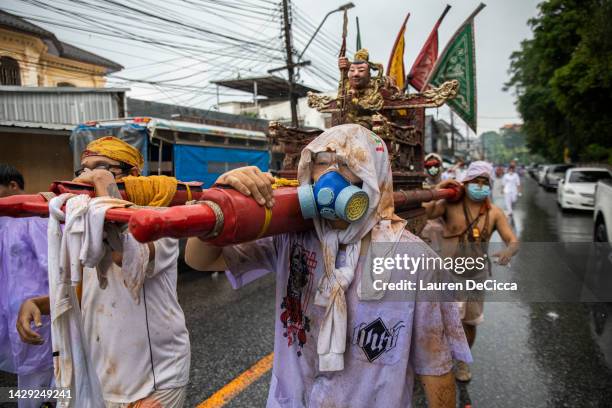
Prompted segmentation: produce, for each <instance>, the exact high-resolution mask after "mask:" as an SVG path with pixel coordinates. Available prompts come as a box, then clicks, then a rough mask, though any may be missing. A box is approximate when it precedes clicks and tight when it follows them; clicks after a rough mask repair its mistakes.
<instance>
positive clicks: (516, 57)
mask: <svg viewBox="0 0 612 408" xmlns="http://www.w3.org/2000/svg"><path fill="white" fill-rule="evenodd" d="M538 8H539V11H540V12H539V14H538V16H537V17H536V18H533V19H531V20H529V25H530V26H531V28H532V30H533V38H532V39H529V40H524V41H523V42H522V43H521V49H520V50H519V51H516V52H514V53H513V54H512V55H511V57H510V70H509V73H510V80H509V81H508V83H507V84H506V87H505V89H506V90H507V89H510V88H513V89H514V92H515V94H516V97H517V108H518V111H519V112H520V114H521V116H522V118H523V122H524V127H523V132H524V133H525V134H526V136H527V142H528V145H529V147H530V148H531V150H532V152H534V153H540V154H542V155H543V156H544V157H546V158H547V159H549V160H554V161H561V160H562V159H563V152H564V150H565V148H568V149H569V152H570V155H571V158H572V159H573V160H579V159H582V158H583V157H586V156H589V157H592V156H593V153H596V154H595V155H596V156H598V157H599V156H601V152H602V151H608V152H610V151H612V150H610V148H612V137H611V134H612V109H610V106H612V24H610V21H612V0H549V1H545V2H542V3H540V4H539V5H538ZM593 145H595V146H593ZM589 146H590V147H589ZM587 150H588V151H587ZM610 159H612V157H608V160H610ZM602 160H605V158H602Z"/></svg>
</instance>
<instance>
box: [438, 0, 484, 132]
mask: <svg viewBox="0 0 612 408" xmlns="http://www.w3.org/2000/svg"><path fill="white" fill-rule="evenodd" d="M484 7H485V5H484V4H483V3H480V5H479V6H478V8H476V10H475V11H474V12H473V13H472V15H470V17H468V19H467V20H466V21H465V23H463V25H462V26H461V27H460V28H459V29H458V30H457V32H456V33H455V35H453V37H452V38H451V40H450V41H449V42H448V45H447V46H446V48H445V49H444V52H443V53H442V56H440V58H438V61H437V62H436V65H435V66H434V68H433V70H432V71H431V74H430V76H429V79H428V80H427V83H429V84H431V85H433V86H440V85H442V83H443V82H445V81H450V80H453V79H456V80H457V81H459V90H458V91H457V96H456V97H455V98H453V99H449V100H448V101H447V102H446V103H447V104H448V106H449V107H450V108H451V109H452V110H453V111H454V112H455V113H456V114H457V115H459V117H460V118H461V119H463V120H464V121H465V123H467V124H468V126H469V127H471V128H472V130H474V132H476V119H477V116H476V106H477V101H476V52H475V49H474V17H476V14H478V12H480V10H482V9H483V8H484Z"/></svg>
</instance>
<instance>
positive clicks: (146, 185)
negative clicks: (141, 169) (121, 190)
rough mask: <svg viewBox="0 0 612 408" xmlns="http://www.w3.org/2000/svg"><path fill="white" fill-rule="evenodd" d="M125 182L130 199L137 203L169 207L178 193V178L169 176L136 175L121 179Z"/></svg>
mask: <svg viewBox="0 0 612 408" xmlns="http://www.w3.org/2000/svg"><path fill="white" fill-rule="evenodd" d="M121 181H123V182H124V183H125V192H126V193H127V196H128V200H129V201H131V202H133V203H134V204H136V205H148V206H152V207H167V206H169V205H170V203H171V202H172V198H174V194H175V193H176V185H177V183H178V182H177V180H176V179H175V178H174V177H167V176H149V177H134V176H127V177H124V178H122V179H121Z"/></svg>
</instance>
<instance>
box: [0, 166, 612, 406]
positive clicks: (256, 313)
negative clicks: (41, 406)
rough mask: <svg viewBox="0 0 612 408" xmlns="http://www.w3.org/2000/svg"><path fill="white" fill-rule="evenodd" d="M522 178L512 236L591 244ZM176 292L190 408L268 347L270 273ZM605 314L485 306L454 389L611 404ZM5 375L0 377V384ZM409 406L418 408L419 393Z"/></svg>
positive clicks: (206, 279)
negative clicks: (465, 369) (468, 371)
mask: <svg viewBox="0 0 612 408" xmlns="http://www.w3.org/2000/svg"><path fill="white" fill-rule="evenodd" d="M523 181H524V189H525V190H524V194H523V196H522V197H521V198H520V199H519V202H518V204H517V208H516V209H515V216H514V219H515V223H514V225H515V229H516V233H517V234H518V236H519V239H520V240H521V242H558V241H563V242H590V241H591V239H592V214H591V213H589V212H572V213H561V212H560V211H559V210H558V208H557V206H556V204H555V195H554V193H548V192H545V191H543V190H542V189H541V188H539V187H538V186H537V185H536V184H535V183H534V182H533V180H531V179H530V178H528V176H525V177H524V178H523ZM496 201H497V200H496ZM498 202H499V203H500V204H501V201H498ZM493 240H497V241H499V237H498V236H494V237H493ZM519 256H520V255H519ZM493 273H494V277H495V276H496V275H497V276H499V275H498V274H504V273H506V274H507V273H517V272H514V271H511V270H509V269H507V268H504V269H500V270H494V272H493ZM542 273H550V271H542ZM179 298H180V301H181V304H182V306H183V309H184V311H185V315H186V318H187V325H188V328H189V331H190V335H191V345H192V346H191V347H192V362H191V381H190V384H189V387H188V397H187V402H186V404H185V406H186V407H193V406H196V405H197V404H198V403H200V402H202V401H204V400H206V399H207V398H208V397H209V396H211V395H212V394H213V393H214V392H215V391H216V390H218V389H220V388H221V387H223V386H224V385H225V384H227V383H228V382H230V381H231V380H232V379H233V378H234V377H236V376H237V375H239V374H240V373H241V372H243V371H244V370H246V369H247V368H249V367H250V366H251V365H253V364H254V363H255V362H257V361H258V360H259V359H261V358H262V357H264V356H266V355H267V354H269V353H271V352H272V344H273V327H274V279H273V277H272V276H268V277H265V278H263V279H261V280H259V281H257V282H254V283H252V284H250V285H249V286H247V287H246V288H244V289H242V290H240V291H234V290H232V289H231V287H230V285H229V283H228V282H227V280H226V279H225V277H224V276H223V275H222V274H221V275H218V274H214V275H213V274H209V273H203V272H195V271H190V270H188V269H187V268H185V269H184V270H183V271H182V273H181V274H180V277H179ZM610 315H612V305H611V304H597V305H588V304H583V303H526V302H489V303H487V304H486V305H485V322H484V323H483V324H482V325H481V326H480V327H479V331H478V337H477V339H476V344H475V346H474V348H473V350H472V351H473V355H474V360H475V362H474V364H473V366H472V373H473V379H472V381H471V382H470V383H469V384H468V385H467V386H462V387H461V393H462V394H463V395H464V396H465V395H466V394H465V393H466V392H467V394H468V395H469V397H470V398H471V401H472V403H473V406H474V407H487V408H496V407H500V408H502V407H503V408H505V407H551V408H553V407H554V408H557V407H572V408H573V407H602V408H603V407H612V319H611V318H610ZM269 380H270V374H269V373H268V374H267V375H264V376H263V377H262V378H260V379H259V380H258V381H256V382H255V383H254V384H252V385H251V386H250V387H248V388H247V389H246V390H245V391H243V392H242V393H241V394H239V395H238V396H237V397H236V398H234V399H233V400H232V401H231V402H230V403H229V404H228V405H227V406H228V407H234V408H238V407H249V408H250V407H263V406H265V401H266V397H267V389H268V384H269ZM12 381H14V377H12V376H2V375H0V386H2V385H7V383H11V382H12ZM417 394H420V393H417ZM416 406H417V407H423V406H425V404H424V403H423V400H422V396H421V397H417V403H416Z"/></svg>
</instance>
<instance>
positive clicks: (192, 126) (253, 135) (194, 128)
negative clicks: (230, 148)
mask: <svg viewBox="0 0 612 408" xmlns="http://www.w3.org/2000/svg"><path fill="white" fill-rule="evenodd" d="M147 127H148V128H151V129H167V130H175V131H177V132H187V133H200V134H207V135H219V136H229V137H234V138H244V139H252V140H262V141H267V140H268V139H267V137H266V134H265V133H264V132H259V131H256V130H244V129H236V128H229V127H222V126H213V125H205V124H201V123H191V122H181V121H177V120H166V119H156V118H153V119H151V121H150V122H149V124H148V126H147Z"/></svg>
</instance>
